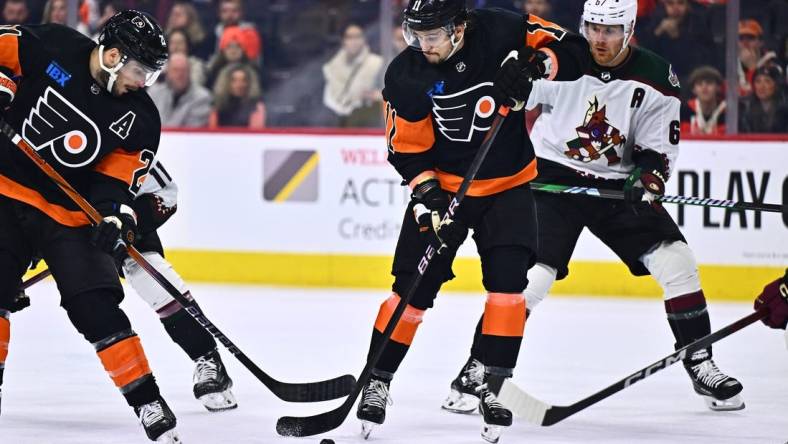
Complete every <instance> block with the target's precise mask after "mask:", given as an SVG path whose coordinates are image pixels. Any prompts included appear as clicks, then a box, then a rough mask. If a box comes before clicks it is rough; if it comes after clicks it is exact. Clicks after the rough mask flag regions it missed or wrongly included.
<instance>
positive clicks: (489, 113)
mask: <svg viewBox="0 0 788 444" xmlns="http://www.w3.org/2000/svg"><path fill="white" fill-rule="evenodd" d="M492 85H493V84H492V82H484V83H479V84H478V85H476V86H472V87H470V88H468V89H466V90H463V91H460V92H457V93H454V94H449V95H442V96H438V95H433V96H432V103H433V107H432V113H433V114H434V115H435V122H436V123H437V124H438V129H439V130H440V132H441V134H443V136H444V137H446V138H447V139H449V140H451V141H453V142H470V141H471V139H473V135H474V133H475V132H477V131H478V132H481V133H483V132H485V131H487V130H489V129H490V124H491V123H492V120H493V114H495V107H496V105H495V100H494V99H493V98H492Z"/></svg>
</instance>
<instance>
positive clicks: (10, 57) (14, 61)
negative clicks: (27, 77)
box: [0, 31, 22, 76]
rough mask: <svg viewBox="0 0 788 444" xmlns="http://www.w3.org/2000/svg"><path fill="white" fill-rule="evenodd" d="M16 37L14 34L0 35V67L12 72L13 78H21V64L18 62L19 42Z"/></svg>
mask: <svg viewBox="0 0 788 444" xmlns="http://www.w3.org/2000/svg"><path fill="white" fill-rule="evenodd" d="M17 32H19V31H17ZM17 37H18V34H15V33H14V32H9V33H6V34H0V66H5V67H6V68H8V69H10V70H11V71H13V73H14V75H15V76H21V75H22V64H21V63H20V62H19V40H18V39H17Z"/></svg>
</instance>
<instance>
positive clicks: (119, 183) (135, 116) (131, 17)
mask: <svg viewBox="0 0 788 444" xmlns="http://www.w3.org/2000/svg"><path fill="white" fill-rule="evenodd" d="M166 60H167V46H166V43H165V39H164V34H163V32H162V30H161V28H160V27H159V25H158V24H157V23H156V22H155V20H154V19H153V18H152V17H151V16H149V15H147V14H145V13H140V12H137V11H123V12H120V13H118V14H117V15H115V16H114V17H112V18H111V19H110V20H108V21H107V23H106V25H105V27H104V28H103V30H102V32H101V35H100V37H99V43H98V45H96V43H95V42H93V41H92V40H90V39H88V38H87V37H84V36H82V35H81V34H80V33H78V32H77V31H75V30H72V29H70V28H67V27H64V26H60V25H41V26H2V27H0V101H2V106H1V107H0V108H1V109H3V110H4V111H3V112H2V114H3V117H4V120H5V121H6V122H8V123H9V124H10V125H11V126H12V127H13V128H15V129H16V130H17V132H18V133H19V134H20V135H21V137H22V138H24V139H25V140H26V141H27V142H28V143H29V144H30V145H31V146H32V147H34V148H35V149H36V150H37V151H38V154H39V155H40V156H41V157H43V158H44V160H46V162H47V163H48V164H49V165H51V166H52V167H53V168H54V169H55V170H57V171H58V172H59V173H60V174H61V175H63V176H64V177H65V178H66V179H67V180H68V181H69V183H71V184H72V185H73V186H74V187H75V188H76V190H77V191H78V192H79V193H80V194H81V195H83V196H85V197H86V198H87V199H88V201H89V202H90V203H91V204H92V205H93V206H94V207H95V208H96V209H97V210H98V211H99V212H100V213H101V215H102V216H103V217H104V219H103V220H102V221H101V222H100V223H99V224H98V225H97V226H91V225H90V222H89V220H88V218H87V216H86V215H85V214H84V213H83V212H81V211H80V210H79V207H77V206H76V204H75V203H73V202H72V201H71V200H70V199H69V198H68V197H67V196H66V194H65V193H63V192H62V191H60V190H59V189H58V188H57V186H56V185H55V184H54V183H53V182H52V181H51V180H50V179H49V178H48V177H47V176H46V175H45V174H43V173H42V171H41V170H39V169H38V167H37V166H36V165H34V164H33V162H32V161H31V160H30V159H28V158H27V157H26V156H25V155H24V154H23V153H22V152H21V151H20V150H19V149H18V148H17V147H16V146H15V145H14V144H13V143H11V142H10V141H8V140H4V141H2V142H1V143H0V372H1V371H2V369H3V366H4V365H5V360H6V356H7V351H8V348H7V347H8V346H7V343H8V340H9V335H10V333H9V332H10V322H9V319H10V313H11V312H12V311H14V309H15V308H16V307H15V306H14V299H15V297H16V295H17V292H18V290H17V289H18V288H19V285H20V281H21V277H22V275H23V274H24V272H25V269H26V267H27V265H28V264H29V263H30V260H31V258H32V257H33V256H37V255H40V257H42V258H43V259H44V260H45V261H46V262H47V264H48V266H49V268H50V270H51V272H52V276H53V277H54V278H55V281H56V283H57V286H58V290H59V291H60V294H61V305H62V307H63V309H64V310H65V311H66V314H67V315H68V317H69V319H70V320H71V323H72V324H73V325H74V327H75V328H76V329H77V331H79V332H80V333H81V334H82V335H83V336H84V337H85V339H87V340H88V341H89V342H90V343H91V344H92V345H93V346H94V347H95V349H96V353H97V354H98V357H99V359H100V360H101V363H102V365H103V366H104V368H105V370H106V371H107V374H108V375H109V377H110V378H111V379H112V380H113V382H114V383H115V385H116V386H117V387H118V389H119V390H120V392H121V393H122V394H123V396H124V397H125V398H126V402H127V403H128V404H129V405H130V406H131V407H132V408H133V410H134V412H135V413H136V414H137V416H138V417H139V420H140V422H141V424H142V426H143V427H144V429H145V432H146V434H147V436H148V438H149V439H150V440H152V441H157V442H167V443H175V442H180V439H179V437H178V434H177V432H176V430H175V425H176V420H175V416H174V415H173V413H172V411H171V410H170V409H169V407H168V406H167V404H166V403H165V401H164V399H163V398H162V397H161V395H160V393H159V388H158V386H157V384H156V381H155V379H154V377H153V374H152V372H151V370H150V368H149V366H148V362H147V359H146V357H145V353H144V351H143V348H142V345H141V344H140V340H139V338H138V337H137V335H136V334H135V333H134V331H133V330H132V328H131V325H130V323H129V320H128V318H127V317H126V315H125V314H124V313H123V311H121V309H120V308H119V303H120V301H121V300H122V299H123V289H122V287H121V285H120V280H119V278H118V273H117V271H116V269H115V263H114V260H113V257H118V256H119V255H120V254H121V252H122V251H125V242H131V241H133V239H134V238H135V235H136V219H135V215H134V211H133V210H132V208H131V205H132V200H133V198H134V196H135V195H136V194H137V192H138V191H139V188H140V186H141V185H142V183H143V180H144V178H145V176H146V175H147V172H148V168H149V167H150V166H151V164H152V162H153V158H154V155H155V153H156V150H157V148H158V144H159V133H160V121H159V115H158V112H157V111H156V107H155V106H154V105H153V102H152V101H151V99H150V98H149V97H148V95H147V93H146V92H145V91H144V88H145V87H146V86H148V85H150V84H152V82H153V81H155V79H156V76H157V75H158V73H159V72H160V70H161V68H162V66H163V64H164V63H165V61H166ZM0 374H1V373H0ZM86 432H87V433H89V431H86Z"/></svg>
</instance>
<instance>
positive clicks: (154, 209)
mask: <svg viewBox="0 0 788 444" xmlns="http://www.w3.org/2000/svg"><path fill="white" fill-rule="evenodd" d="M177 199H178V187H177V185H176V184H175V182H173V180H172V177H170V174H169V173H168V172H167V170H166V169H164V166H163V165H162V164H161V162H159V161H158V160H156V161H154V164H153V166H152V167H151V168H150V171H149V172H148V177H147V179H146V180H145V182H144V183H143V184H142V188H141V189H140V192H139V194H138V195H137V197H136V198H135V199H134V203H133V205H132V208H133V209H134V212H135V213H136V214H137V228H138V231H139V236H138V237H137V240H136V241H135V243H134V246H135V247H137V250H139V251H140V253H142V255H143V256H144V257H145V259H147V260H148V262H149V263H150V264H151V265H153V266H154V267H155V268H156V270H158V271H159V273H161V274H162V275H163V276H165V277H166V278H167V280H168V281H170V282H171V283H172V284H173V285H174V286H175V288H177V289H178V291H180V293H181V294H183V295H185V296H186V297H188V298H189V299H191V293H190V292H189V289H188V287H186V283H185V282H184V281H183V278H181V276H180V275H179V274H178V273H177V272H176V271H175V269H174V268H173V267H172V264H170V263H169V262H168V261H167V259H165V258H164V249H163V248H162V245H161V240H160V239H159V235H158V233H157V231H156V230H158V228H159V227H161V226H162V225H164V223H165V222H167V220H169V218H170V217H171V216H172V215H173V214H175V211H176V210H177ZM121 271H122V273H123V276H125V277H126V281H127V282H128V283H129V284H131V286H132V288H134V291H136V292H137V294H138V295H139V296H140V297H141V298H142V299H143V300H144V301H145V302H147V303H148V305H150V307H151V308H152V309H153V310H155V311H156V313H157V314H158V315H159V318H160V320H161V323H162V325H163V326H164V329H165V330H166V331H167V334H168V335H169V336H170V338H172V340H173V341H175V343H176V344H178V346H179V347H181V349H183V351H184V352H186V354H187V355H189V358H191V359H192V360H193V361H194V363H195V368H194V377H193V380H194V397H195V398H197V399H199V400H200V402H202V403H203V405H204V406H205V408H206V409H208V410H209V411H211V412H218V411H222V410H229V409H234V408H236V407H238V403H237V402H236V400H235V396H234V395H233V393H232V391H231V388H232V385H233V381H232V380H231V379H230V376H229V375H228V374H227V369H226V368H225V366H224V363H223V362H222V359H221V357H220V356H219V351H218V350H217V349H216V340H215V339H214V338H213V336H211V334H210V333H208V331H206V330H205V328H204V327H202V326H201V325H200V324H199V323H198V322H197V320H196V319H194V317H192V316H191V315H190V314H189V313H187V312H186V309H185V308H183V307H182V306H181V305H180V304H178V302H177V301H175V299H173V297H172V296H171V295H170V294H169V293H167V291H166V290H164V288H162V286H161V285H159V284H158V283H156V281H154V280H153V278H152V277H151V276H150V275H149V274H148V273H147V272H146V271H145V270H143V269H142V267H140V266H139V265H138V264H137V262H135V261H134V260H133V259H131V258H126V259H124V260H123V261H122V267H121Z"/></svg>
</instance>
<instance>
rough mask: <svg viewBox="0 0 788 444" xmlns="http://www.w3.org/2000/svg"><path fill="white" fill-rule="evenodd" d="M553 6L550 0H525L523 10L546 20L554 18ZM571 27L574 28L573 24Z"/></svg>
mask: <svg viewBox="0 0 788 444" xmlns="http://www.w3.org/2000/svg"><path fill="white" fill-rule="evenodd" d="M552 9H553V6H552V5H551V4H550V0H523V12H525V13H526V14H533V15H535V16H537V17H541V18H543V19H545V20H552V19H553V16H552ZM569 28H570V29H574V28H572V27H571V26H570V27H569Z"/></svg>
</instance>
